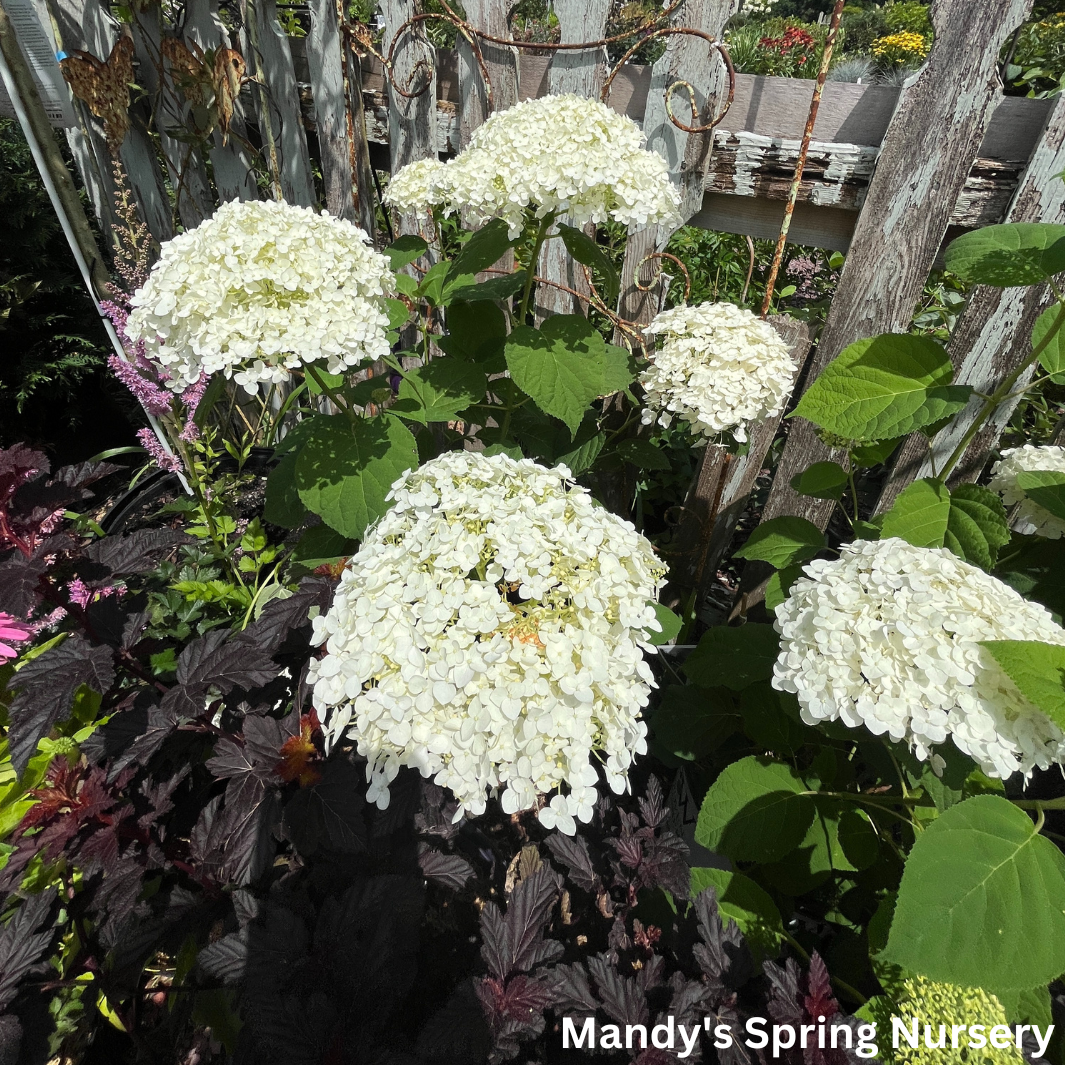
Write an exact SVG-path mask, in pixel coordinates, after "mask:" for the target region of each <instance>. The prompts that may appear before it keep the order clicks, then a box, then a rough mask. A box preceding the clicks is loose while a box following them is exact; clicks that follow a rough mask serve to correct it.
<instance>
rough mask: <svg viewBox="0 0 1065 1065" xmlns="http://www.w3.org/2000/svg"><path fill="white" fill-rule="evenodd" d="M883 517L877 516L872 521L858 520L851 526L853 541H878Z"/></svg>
mask: <svg viewBox="0 0 1065 1065" xmlns="http://www.w3.org/2000/svg"><path fill="white" fill-rule="evenodd" d="M883 517H884V516H883V515H882V514H881V515H879V516H878V517H876V518H874V519H873V520H872V521H862V520H860V519H859V520H858V521H856V522H855V523H854V524H853V525H852V526H851V531H852V532H853V533H854V539H855V540H879V539H880V535H881V534H880V527H881V525H882V524H883Z"/></svg>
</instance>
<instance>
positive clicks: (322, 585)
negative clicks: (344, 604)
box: [244, 577, 336, 654]
mask: <svg viewBox="0 0 1065 1065" xmlns="http://www.w3.org/2000/svg"><path fill="white" fill-rule="evenodd" d="M335 588H336V583H335V582H334V581H331V580H328V579H327V578H325V577H307V578H305V579H304V580H303V581H302V582H301V583H300V586H299V587H298V588H297V589H296V591H295V592H294V593H293V594H292V595H290V596H289V597H288V598H287V599H271V600H270V602H269V603H267V604H266V606H265V607H263V612H262V613H261V614H260V615H259V617H258V619H257V620H256V621H254V622H253V623H252V624H251V625H249V626H248V628H247V629H245V631H244V636H246V637H247V638H248V640H249V641H250V642H252V643H254V644H255V645H256V646H258V647H262V648H263V649H264V650H266V651H267V652H268V653H270V654H273V652H274V651H276V650H277V649H278V648H279V647H280V646H281V645H282V644H283V643H284V642H285V638H286V637H287V636H288V635H289V633H290V632H292V631H293V630H296V629H301V628H303V626H304V625H309V624H310V612H311V609H312V608H313V607H318V609H319V611H321V612H323V613H324V612H325V611H326V610H328V609H329V604H330V603H331V602H332V601H333V591H334V589H335Z"/></svg>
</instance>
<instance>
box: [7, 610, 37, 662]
mask: <svg viewBox="0 0 1065 1065" xmlns="http://www.w3.org/2000/svg"><path fill="white" fill-rule="evenodd" d="M32 635H33V629H32V628H31V627H30V626H29V625H27V624H26V623H25V622H24V621H19V620H18V618H14V617H12V616H11V615H10V614H7V613H5V612H4V611H3V610H0V662H6V661H8V659H11V658H17V657H18V651H17V650H16V649H15V646H14V645H15V644H17V643H25V641H26V640H28V639H29V638H30V637H31V636H32Z"/></svg>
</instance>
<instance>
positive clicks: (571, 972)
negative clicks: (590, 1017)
mask: <svg viewBox="0 0 1065 1065" xmlns="http://www.w3.org/2000/svg"><path fill="white" fill-rule="evenodd" d="M543 979H544V981H545V982H546V983H547V985H548V986H549V987H550V988H551V1004H552V1005H553V1006H554V1008H555V1009H556V1010H557V1011H558V1012H559V1013H560V1014H576V1015H587V1014H590V1013H594V1012H595V1011H596V1010H597V1009H598V1008H599V1002H598V1000H597V999H596V997H595V995H594V994H593V993H592V985H591V984H590V983H589V981H588V973H587V971H586V970H585V968H584V966H583V965H581V963H580V962H576V963H574V964H573V965H556V966H555V967H554V968H553V969H551V970H550V971H549V972H547V973H545V974H544V977H543Z"/></svg>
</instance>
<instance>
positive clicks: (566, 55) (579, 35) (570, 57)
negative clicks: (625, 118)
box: [536, 0, 610, 318]
mask: <svg viewBox="0 0 1065 1065" xmlns="http://www.w3.org/2000/svg"><path fill="white" fill-rule="evenodd" d="M554 11H555V15H556V16H557V17H558V22H559V29H560V31H561V37H560V40H561V43H563V44H578V43H580V42H581V41H598V40H601V39H602V38H603V37H604V36H605V34H606V21H607V18H608V16H609V15H610V0H555V5H554ZM606 63H607V53H606V48H604V47H603V46H600V47H599V48H589V49H585V48H582V49H579V50H577V49H574V50H572V51H571V50H569V49H560V50H559V51H556V52H555V54H554V55H553V56H552V57H551V66H550V67H549V68H548V84H549V85H550V87H551V95H552V96H561V95H563V94H565V93H575V94H576V95H578V96H587V97H590V98H595V99H598V97H599V93H600V91H601V90H602V88H603V82H604V81H605V80H606V70H607V67H606ZM592 228H594V227H592ZM539 271H540V273H541V275H542V276H543V277H544V278H546V279H547V280H548V281H558V282H560V283H561V284H563V285H566V286H567V287H568V288H572V289H575V290H576V291H577V292H583V293H585V294H587V293H588V285H587V282H586V281H585V277H584V270H583V269H582V268H581V267H580V266H578V265H577V263H575V262H574V261H573V259H572V258H571V257H570V255H569V254H568V253H567V252H566V248H565V245H564V244H563V243H562V241H561V240H557V239H556V240H550V241H548V242H547V244H546V245H545V246H544V250H543V254H542V256H541V259H540V265H539ZM580 311H581V301H580V299H578V297H576V296H573V295H571V294H570V293H568V292H564V291H562V290H561V289H557V288H552V287H551V286H550V285H540V286H539V287H538V288H537V292H536V313H537V316H538V317H540V318H544V317H546V316H547V315H549V314H577V313H579V312H580Z"/></svg>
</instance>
